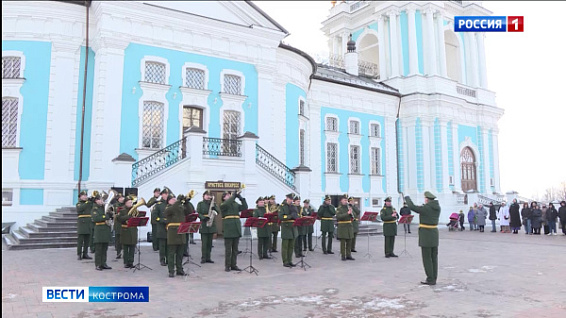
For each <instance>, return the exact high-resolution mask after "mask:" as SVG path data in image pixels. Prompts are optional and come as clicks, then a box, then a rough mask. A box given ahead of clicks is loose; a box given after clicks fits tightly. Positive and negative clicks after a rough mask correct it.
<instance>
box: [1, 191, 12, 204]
mask: <svg viewBox="0 0 566 318" xmlns="http://www.w3.org/2000/svg"><path fill="white" fill-rule="evenodd" d="M12 198H13V190H12V189H4V188H3V189H2V206H11V205H12Z"/></svg>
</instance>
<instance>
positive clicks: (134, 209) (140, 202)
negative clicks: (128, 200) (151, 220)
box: [128, 197, 145, 218]
mask: <svg viewBox="0 0 566 318" xmlns="http://www.w3.org/2000/svg"><path fill="white" fill-rule="evenodd" d="M134 198H135V197H134ZM142 205H145V200H144V199H143V198H141V199H139V200H138V201H137V203H136V204H135V205H134V206H132V207H131V208H130V211H128V215H129V216H131V217H134V218H137V217H138V215H139V211H138V208H139V207H140V206H142Z"/></svg>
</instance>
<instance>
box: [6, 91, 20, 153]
mask: <svg viewBox="0 0 566 318" xmlns="http://www.w3.org/2000/svg"><path fill="white" fill-rule="evenodd" d="M2 91H4V89H2ZM18 92H19V90H18ZM2 93H4V92H2ZM4 98H13V99H15V100H17V101H18V110H17V112H18V115H17V117H16V144H15V145H14V147H6V148H4V146H2V149H14V148H19V147H20V131H21V128H22V112H23V107H22V97H17V96H9V95H8V96H5V95H4V94H2V99H4Z"/></svg>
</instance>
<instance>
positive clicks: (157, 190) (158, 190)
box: [153, 188, 161, 193]
mask: <svg viewBox="0 0 566 318" xmlns="http://www.w3.org/2000/svg"><path fill="white" fill-rule="evenodd" d="M155 192H161V189H159V188H155V189H153V193H155Z"/></svg>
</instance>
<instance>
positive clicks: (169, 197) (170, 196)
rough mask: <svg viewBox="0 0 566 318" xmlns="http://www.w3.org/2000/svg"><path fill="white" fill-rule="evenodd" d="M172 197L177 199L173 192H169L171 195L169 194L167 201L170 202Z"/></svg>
mask: <svg viewBox="0 0 566 318" xmlns="http://www.w3.org/2000/svg"><path fill="white" fill-rule="evenodd" d="M171 199H175V196H174V195H172V194H169V195H168V196H167V202H169V201H170V200H171Z"/></svg>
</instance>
